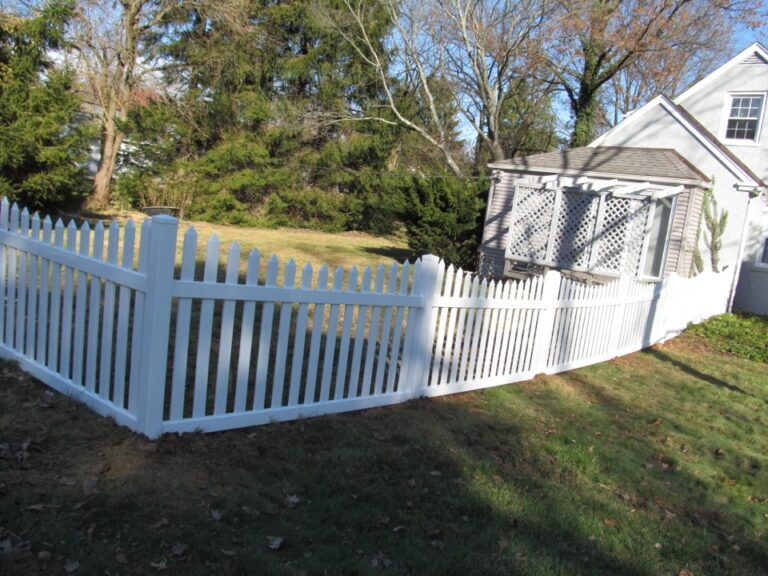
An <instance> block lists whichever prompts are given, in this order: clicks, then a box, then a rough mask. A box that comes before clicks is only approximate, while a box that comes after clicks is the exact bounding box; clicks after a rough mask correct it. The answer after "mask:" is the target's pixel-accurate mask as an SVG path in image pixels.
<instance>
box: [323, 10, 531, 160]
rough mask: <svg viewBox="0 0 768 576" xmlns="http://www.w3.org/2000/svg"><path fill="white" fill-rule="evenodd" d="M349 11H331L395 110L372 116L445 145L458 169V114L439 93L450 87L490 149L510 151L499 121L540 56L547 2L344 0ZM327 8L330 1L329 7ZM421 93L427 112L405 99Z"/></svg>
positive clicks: (495, 153)
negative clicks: (381, 22) (385, 33)
mask: <svg viewBox="0 0 768 576" xmlns="http://www.w3.org/2000/svg"><path fill="white" fill-rule="evenodd" d="M341 3H342V5H343V6H344V7H345V8H346V10H345V11H343V13H340V12H338V11H332V10H327V14H328V16H327V19H326V21H327V23H328V25H330V26H333V27H334V28H335V29H336V30H337V31H338V32H339V34H340V35H341V36H342V37H343V38H344V39H345V40H346V41H347V42H349V44H350V45H351V46H353V47H354V49H355V50H356V51H357V53H358V54H359V55H360V57H361V59H362V61H363V62H365V63H366V64H367V65H369V66H371V67H372V68H373V69H374V70H375V71H376V76H377V78H378V80H379V83H380V85H381V88H382V91H383V93H384V96H385V100H386V108H387V112H388V114H386V115H385V114H379V115H373V116H367V118H368V119H376V120H379V121H383V122H387V123H391V124H398V125H401V126H404V127H406V128H408V129H410V130H413V131H414V132H416V133H417V134H419V135H420V136H421V137H422V138H423V139H424V140H425V141H426V142H428V143H429V144H430V145H432V146H434V147H436V148H437V149H439V150H440V151H441V153H442V155H443V157H444V159H445V162H446V164H447V165H448V167H449V168H450V169H451V171H452V172H454V173H455V174H457V175H461V173H462V170H461V167H460V166H459V163H458V162H457V161H456V158H455V157H454V146H453V143H452V142H451V138H450V136H451V132H452V126H454V125H455V123H456V118H455V115H451V114H446V113H445V111H446V103H445V102H442V101H440V100H439V99H438V98H437V96H436V92H437V91H438V90H440V91H442V92H445V90H444V88H445V87H446V86H447V87H448V94H449V96H448V97H449V99H450V100H451V101H452V102H450V104H451V105H452V107H453V110H454V111H456V112H458V113H460V114H461V115H463V117H464V119H465V120H466V121H467V123H468V124H469V125H470V126H471V127H472V128H473V129H474V131H475V132H476V133H477V136H478V138H479V139H480V140H481V141H482V142H483V144H484V145H485V146H486V148H487V149H488V151H489V153H490V156H491V158H493V159H494V160H499V159H502V158H503V157H504V150H503V147H502V144H501V130H500V123H501V117H502V114H503V111H504V109H505V101H506V99H507V98H508V97H509V89H510V86H511V84H512V82H513V80H514V79H515V78H517V77H519V75H520V74H521V73H524V71H523V68H524V67H527V66H530V65H531V64H532V62H533V60H532V54H535V53H536V51H533V50H531V49H530V48H531V45H532V44H533V43H535V42H536V41H537V33H538V30H539V28H540V27H541V25H542V22H543V19H544V15H545V9H544V6H545V5H546V3H541V2H539V1H538V0H426V1H419V0H401V1H397V0H373V1H371V0H367V1H364V0H342V1H341ZM326 9H327V7H326ZM377 11H384V12H385V13H386V15H387V16H388V18H389V20H390V21H391V25H392V31H391V34H390V35H389V37H388V38H387V41H386V42H385V43H384V44H383V45H381V44H379V43H377V42H376V41H375V40H374V39H373V38H372V37H371V35H369V32H368V31H369V29H370V27H371V26H372V23H373V22H374V20H375V19H374V14H376V12H377ZM403 87H406V88H408V89H409V90H410V91H411V92H414V93H417V94H418V100H419V102H420V103H421V108H420V110H418V112H419V113H420V115H418V114H416V113H414V111H413V109H406V108H407V107H406V106H404V105H403V103H402V101H401V100H400V99H399V98H398V95H399V93H400V91H401V90H402V89H403Z"/></svg>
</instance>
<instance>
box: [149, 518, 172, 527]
mask: <svg viewBox="0 0 768 576" xmlns="http://www.w3.org/2000/svg"><path fill="white" fill-rule="evenodd" d="M166 524H168V518H160V520H158V521H157V522H155V523H154V524H150V525H149V527H150V528H152V529H153V530H157V529H158V528H160V527H161V526H165V525H166Z"/></svg>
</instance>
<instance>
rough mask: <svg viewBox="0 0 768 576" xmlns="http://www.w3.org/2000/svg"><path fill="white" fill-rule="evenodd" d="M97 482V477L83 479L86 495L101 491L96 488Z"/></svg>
mask: <svg viewBox="0 0 768 576" xmlns="http://www.w3.org/2000/svg"><path fill="white" fill-rule="evenodd" d="M97 482H98V480H96V479H95V478H90V479H88V480H83V484H82V487H83V494H84V495H86V496H94V495H96V494H98V492H99V491H98V490H97V489H96V483H97Z"/></svg>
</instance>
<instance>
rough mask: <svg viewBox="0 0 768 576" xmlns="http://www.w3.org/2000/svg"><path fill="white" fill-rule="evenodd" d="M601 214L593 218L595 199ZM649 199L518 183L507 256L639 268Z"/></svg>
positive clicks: (634, 271) (632, 271)
mask: <svg viewBox="0 0 768 576" xmlns="http://www.w3.org/2000/svg"><path fill="white" fill-rule="evenodd" d="M601 202H602V203H603V209H602V219H600V221H598V220H599V217H598V215H599V213H600V204H601ZM650 206H651V201H650V200H649V199H632V198H623V197H614V196H610V195H608V194H603V195H599V194H594V193H589V192H582V191H581V190H580V189H578V188H542V187H535V186H518V187H516V189H515V198H514V204H513V211H512V223H511V225H510V232H509V244H508V251H507V258H510V259H512V260H519V261H523V262H533V263H536V264H541V265H546V266H552V267H557V268H566V269H575V270H590V271H595V272H603V273H608V274H615V275H621V274H628V275H630V276H637V275H638V274H639V266H640V260H641V256H642V250H643V241H644V238H645V230H646V225H647V222H648V215H649V213H650Z"/></svg>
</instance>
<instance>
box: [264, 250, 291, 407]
mask: <svg viewBox="0 0 768 576" xmlns="http://www.w3.org/2000/svg"><path fill="white" fill-rule="evenodd" d="M295 283H296V262H294V261H293V259H291V260H288V262H287V263H286V264H285V272H284V273H283V288H294V287H295ZM292 316H293V306H292V304H291V303H290V302H281V303H280V320H279V324H278V329H277V348H276V350H275V373H274V377H273V379H272V400H271V402H270V407H271V408H276V407H279V406H283V405H284V402H283V392H284V391H285V369H286V361H287V360H288V341H289V339H290V337H291V317H292Z"/></svg>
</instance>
